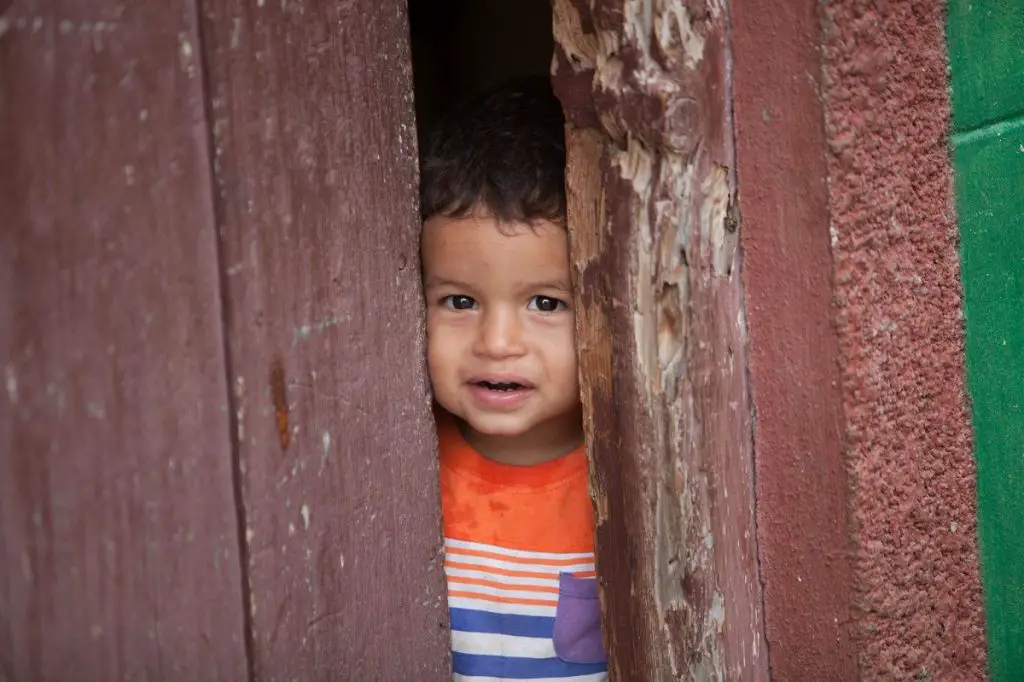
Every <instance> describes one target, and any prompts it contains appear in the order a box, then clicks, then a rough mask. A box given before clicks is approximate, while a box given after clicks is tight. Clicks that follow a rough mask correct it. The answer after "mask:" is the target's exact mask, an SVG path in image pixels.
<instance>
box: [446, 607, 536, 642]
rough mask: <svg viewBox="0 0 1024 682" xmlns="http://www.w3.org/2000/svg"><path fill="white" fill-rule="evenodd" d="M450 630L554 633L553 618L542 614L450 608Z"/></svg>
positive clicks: (525, 634)
mask: <svg viewBox="0 0 1024 682" xmlns="http://www.w3.org/2000/svg"><path fill="white" fill-rule="evenodd" d="M451 623H452V630H459V631H460V632H487V633H491V634H498V635H514V636H516V637H544V638H546V639H551V638H552V637H554V634H555V619H554V618H546V617H544V616H519V615H515V614H510V613H492V612H490V611H477V610H476V609H452V610H451Z"/></svg>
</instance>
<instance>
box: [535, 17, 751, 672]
mask: <svg viewBox="0 0 1024 682" xmlns="http://www.w3.org/2000/svg"><path fill="white" fill-rule="evenodd" d="M726 21H727V17H726V15H725V10H724V8H723V7H722V5H721V3H717V2H709V3H707V4H705V3H701V2H684V1H683V0H674V1H665V2H661V3H654V5H653V7H651V4H650V3H643V2H639V1H634V0H591V2H589V3H588V2H586V0H556V2H555V3H554V32H555V40H556V56H555V61H554V64H553V67H552V68H553V75H554V81H555V86H556V90H557V92H558V94H559V96H560V98H561V99H562V101H563V104H564V106H565V108H566V112H567V115H568V120H569V122H568V124H567V132H568V147H569V169H568V174H567V183H568V190H569V226H570V234H571V237H572V259H573V263H572V265H573V273H574V278H575V286H576V288H577V300H578V302H579V305H578V314H577V322H578V324H577V327H578V334H579V353H580V359H581V374H582V385H583V396H584V407H585V419H586V431H587V446H588V449H589V452H590V455H591V463H592V485H593V495H594V499H595V504H596V509H597V565H598V572H599V574H600V578H601V584H602V591H601V594H602V599H603V604H604V608H605V621H604V622H605V630H606V635H607V640H608V645H609V649H610V658H611V660H610V669H611V673H612V676H613V679H615V680H618V681H619V682H623V681H624V680H638V681H639V680H644V681H649V680H710V679H743V680H766V679H767V676H768V673H767V651H766V648H765V645H764V641H765V640H764V635H763V626H762V609H761V588H760V584H759V581H758V576H757V566H756V556H757V554H756V545H755V542H756V541H755V532H754V509H753V471H752V451H751V450H752V445H751V428H752V424H751V421H752V419H751V412H750V404H749V398H748V389H747V384H746V378H745V364H746V348H745V343H746V331H745V325H744V315H743V310H742V306H741V302H742V296H741V294H742V292H741V289H740V286H741V284H740V279H739V276H738V272H737V262H736V255H737V229H738V225H737V222H736V219H735V216H734V212H733V210H732V205H733V198H734V195H735V181H734V171H733V147H732V138H731V132H730V120H729V107H728V95H729V81H728V76H727V68H726V63H727V50H728V45H727V42H726V39H725V26H726Z"/></svg>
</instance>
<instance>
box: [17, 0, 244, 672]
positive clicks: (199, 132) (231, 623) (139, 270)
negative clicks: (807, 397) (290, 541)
mask: <svg viewBox="0 0 1024 682" xmlns="http://www.w3.org/2000/svg"><path fill="white" fill-rule="evenodd" d="M198 33H199V32H198V27H197V25H196V12H195V4H194V3H192V2H179V3H167V2H162V1H160V0H143V1H140V2H132V3H121V2H109V1H99V0H94V1H91V2H84V1H78V2H74V1H69V2H60V3H45V2H37V1H33V0H25V1H18V2H15V3H14V4H13V5H12V4H11V3H10V2H7V3H4V2H0V372H2V373H3V383H2V385H3V391H2V392H0V680H4V681H5V682H8V681H9V682H37V681H38V682H41V681H43V680H75V681H77V682H120V681H129V680H130V681H131V682H137V681H141V680H146V681H149V682H190V681H194V680H225V681H227V680H230V681H235V680H243V679H245V677H246V657H245V646H244V642H245V639H244V633H243V628H244V619H243V610H242V590H241V563H240V561H239V538H238V530H239V528H238V521H237V518H236V515H235V497H234V491H233V485H232V467H231V456H230V447H229V443H230V438H229V429H228V420H227V400H228V395H227V386H226V382H225V379H226V375H225V373H224V346H223V337H222V335H221V329H222V326H221V325H222V315H221V303H220V294H219V291H218V288H219V287H218V274H217V248H216V246H217V242H216V232H215V224H214V216H213V197H212V191H211V182H210V158H209V153H208V152H209V149H208V146H207V143H208V137H207V130H206V127H205V125H204V106H203V90H202V77H201V74H202V69H201V65H200V63H199V61H198V47H199V37H198Z"/></svg>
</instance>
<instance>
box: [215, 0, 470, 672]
mask: <svg viewBox="0 0 1024 682" xmlns="http://www.w3.org/2000/svg"><path fill="white" fill-rule="evenodd" d="M203 8H204V17H203V21H204V37H205V38H206V41H205V47H206V53H205V59H206V62H207V66H208V71H209V74H210V79H211V90H212V93H213V99H212V104H213V106H212V111H213V117H214V141H215V163H216V168H217V182H218V187H219V197H218V207H219V208H218V211H219V215H220V221H221V234H222V237H223V244H224V254H225V263H226V279H227V291H228V294H229V295H228V299H229V301H230V305H229V309H228V320H229V321H228V334H229V356H230V364H231V365H232V370H231V371H232V379H231V381H232V385H233V388H234V414H235V418H236V428H237V437H238V441H239V457H240V461H241V465H242V467H243V471H244V474H243V491H244V503H245V504H244V507H245V515H246V525H247V542H248V545H247V565H248V569H249V573H248V575H249V580H250V595H251V597H250V599H251V602H250V618H251V623H252V632H253V643H252V644H253V651H254V661H255V679H257V680H293V679H299V680H305V679H320V680H400V679H402V680H404V679H408V680H442V679H449V678H450V675H451V673H450V664H449V657H448V653H447V651H448V632H447V629H446V625H447V607H446V603H445V599H444V583H443V577H442V562H441V557H440V550H441V525H440V499H439V498H440V495H439V486H438V479H437V460H436V452H435V451H436V447H435V435H434V427H433V421H432V418H431V414H430V408H429V398H428V387H427V381H426V373H425V368H424V364H425V363H424V326H423V320H422V307H423V306H422V294H421V291H420V278H419V268H418V265H417V264H418V262H419V260H418V243H419V215H418V209H417V173H416V161H415V149H416V146H415V145H416V139H415V126H414V121H413V110H412V78H411V69H410V64H409V50H408V45H407V25H406V24H407V22H406V16H405V3H404V2H401V1H400V0H388V1H386V2H380V1H379V0H357V1H353V2H346V3H319V4H309V3H297V2H290V3H285V2H277V1H276V0H275V1H272V2H271V1H268V2H262V1H261V2H246V3H239V2H231V1H229V0H212V1H211V2H206V3H204V4H203Z"/></svg>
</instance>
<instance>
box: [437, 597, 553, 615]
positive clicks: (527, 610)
mask: <svg viewBox="0 0 1024 682" xmlns="http://www.w3.org/2000/svg"><path fill="white" fill-rule="evenodd" d="M448 606H449V607H450V608H453V609H472V610H473V611H485V612H487V613H508V614H512V615H516V616H543V617H544V618H554V617H555V604H550V605H547V604H544V605H533V604H503V603H501V602H496V601H488V600H486V599H478V598H476V597H451V596H449V597H448Z"/></svg>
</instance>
